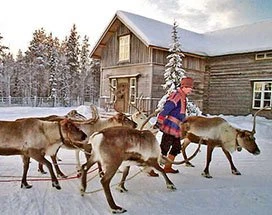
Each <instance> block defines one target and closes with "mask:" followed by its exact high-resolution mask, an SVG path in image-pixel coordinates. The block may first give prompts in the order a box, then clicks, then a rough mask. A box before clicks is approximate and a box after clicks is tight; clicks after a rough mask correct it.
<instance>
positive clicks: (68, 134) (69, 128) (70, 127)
mask: <svg viewBox="0 0 272 215" xmlns="http://www.w3.org/2000/svg"><path fill="white" fill-rule="evenodd" d="M60 127H61V128H60V132H61V136H63V133H64V134H65V136H63V138H64V139H68V140H69V141H71V142H77V141H84V140H85V139H86V138H87V135H86V134H85V133H84V132H83V131H81V130H80V129H79V128H78V127H77V126H76V125H75V124H74V123H73V122H72V121H71V120H69V119H63V120H62V121H60ZM62 132H63V133H62Z"/></svg>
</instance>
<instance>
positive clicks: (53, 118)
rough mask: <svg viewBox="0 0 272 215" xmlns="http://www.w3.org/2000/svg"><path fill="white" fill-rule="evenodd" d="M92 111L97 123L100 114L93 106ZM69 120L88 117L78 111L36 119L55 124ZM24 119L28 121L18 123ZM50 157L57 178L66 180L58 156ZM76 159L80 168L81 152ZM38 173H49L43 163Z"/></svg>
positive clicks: (39, 166)
mask: <svg viewBox="0 0 272 215" xmlns="http://www.w3.org/2000/svg"><path fill="white" fill-rule="evenodd" d="M91 109H92V113H93V118H92V119H91V120H94V121H95V120H97V119H98V117H99V116H98V113H96V112H95V111H94V108H93V107H92V106H91ZM33 118H34V117H33ZM67 118H68V119H71V120H86V117H84V116H83V115H81V114H80V113H78V112H77V111H76V110H71V111H69V112H68V113H67V114H66V115H65V116H58V115H50V116H45V117H35V118H34V119H39V120H43V121H51V122H53V121H57V122H60V121H61V120H63V119H67ZM22 119H23V120H24V119H27V118H20V119H17V120H16V121H20V120H22ZM64 145H65V144H64ZM81 147H83V145H81ZM50 157H51V160H52V162H53V164H54V167H55V170H56V172H57V176H60V177H62V178H66V177H67V176H66V175H64V174H63V173H62V171H61V170H60V168H59V166H58V163H57V154H55V155H52V156H50ZM76 159H77V164H78V166H79V168H80V162H79V151H78V150H77V152H76ZM38 171H39V172H41V173H42V174H46V173H47V172H45V171H44V169H43V164H42V163H39V165H38Z"/></svg>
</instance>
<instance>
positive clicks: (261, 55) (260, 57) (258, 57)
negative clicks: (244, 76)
mask: <svg viewBox="0 0 272 215" xmlns="http://www.w3.org/2000/svg"><path fill="white" fill-rule="evenodd" d="M268 55H272V52H264V53H257V54H255V60H268V59H272V56H268Z"/></svg>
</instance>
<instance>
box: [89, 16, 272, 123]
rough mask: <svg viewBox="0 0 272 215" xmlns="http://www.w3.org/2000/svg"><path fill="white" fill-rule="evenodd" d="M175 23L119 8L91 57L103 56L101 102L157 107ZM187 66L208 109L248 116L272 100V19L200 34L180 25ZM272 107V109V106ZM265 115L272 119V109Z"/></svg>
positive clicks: (202, 106) (196, 94) (193, 97)
mask: <svg viewBox="0 0 272 215" xmlns="http://www.w3.org/2000/svg"><path fill="white" fill-rule="evenodd" d="M172 29H173V26H172V25H169V24H166V23H162V22H159V21H157V20H153V19H149V18H147V17H143V16H139V15H136V14H132V13H128V12H124V11H117V13H116V14H115V16H114V17H113V19H112V20H111V21H110V23H109V25H108V26H107V27H106V29H105V31H104V33H103V34H102V35H101V37H100V39H99V40H98V42H97V43H96V44H95V46H94V48H93V50H92V52H91V57H92V58H97V59H100V61H101V69H100V72H101V74H100V77H101V80H100V106H101V107H104V108H112V104H113V101H114V99H115V96H114V93H113V91H115V92H116V91H118V93H119V97H118V98H119V100H118V102H119V103H118V108H119V110H121V111H123V112H131V111H134V110H133V109H132V108H131V106H130V105H129V103H132V104H135V105H138V106H140V107H141V109H142V110H143V111H145V112H146V113H150V112H152V111H153V110H154V109H155V108H156V106H157V103H158V101H159V100H160V98H161V97H162V96H163V95H164V94H165V91H164V89H163V88H162V84H163V83H164V78H163V74H164V72H165V65H166V63H167V62H168V61H167V59H166V57H167V56H168V55H169V52H168V49H169V45H170V44H171V43H172V41H171V32H172ZM178 36H179V37H180V43H181V48H182V52H183V54H184V55H185V58H184V59H183V68H184V69H185V70H186V72H187V75H188V76H190V77H193V78H194V79H195V85H194V90H193V93H192V94H191V95H190V96H189V99H190V100H191V101H194V102H195V103H196V104H197V105H198V106H199V107H200V109H201V110H202V111H203V112H204V113H208V114H232V115H247V114H251V113H254V111H256V110H258V109H260V108H262V107H264V106H270V107H271V105H272V39H271V38H272V21H271V22H262V23H256V24H252V25H246V26H240V27H236V28H229V29H223V30H219V31H214V32H209V33H205V34H199V33H195V32H192V31H188V30H185V29H182V28H179V29H178ZM140 97H141V99H139V98H140ZM270 109H271V108H270ZM262 114H263V115H264V116H266V117H268V118H272V114H271V111H270V110H267V111H263V112H262Z"/></svg>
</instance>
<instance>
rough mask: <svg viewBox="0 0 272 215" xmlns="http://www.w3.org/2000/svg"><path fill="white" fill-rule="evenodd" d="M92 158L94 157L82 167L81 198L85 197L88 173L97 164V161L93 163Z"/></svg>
mask: <svg viewBox="0 0 272 215" xmlns="http://www.w3.org/2000/svg"><path fill="white" fill-rule="evenodd" d="M92 158H93V157H92V156H91V157H90V158H89V160H88V161H87V162H86V163H85V164H83V165H82V167H81V188H80V193H81V196H84V193H85V190H86V187H87V172H88V170H89V169H90V168H91V167H92V166H93V165H94V164H95V163H96V162H95V161H93V159H92Z"/></svg>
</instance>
